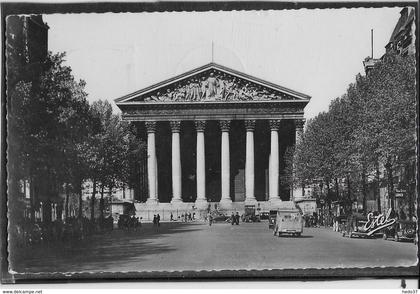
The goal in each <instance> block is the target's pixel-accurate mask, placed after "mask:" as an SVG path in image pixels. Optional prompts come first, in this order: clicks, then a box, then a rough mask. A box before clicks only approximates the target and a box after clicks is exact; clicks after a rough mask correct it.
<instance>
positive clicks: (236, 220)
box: [235, 212, 239, 226]
mask: <svg viewBox="0 0 420 294" xmlns="http://www.w3.org/2000/svg"><path fill="white" fill-rule="evenodd" d="M235 224H236V225H237V226H239V212H236V215H235Z"/></svg>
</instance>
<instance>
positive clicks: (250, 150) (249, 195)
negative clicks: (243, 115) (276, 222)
mask: <svg viewBox="0 0 420 294" xmlns="http://www.w3.org/2000/svg"><path fill="white" fill-rule="evenodd" d="M245 129H246V160H245V203H256V201H257V200H256V199H255V195H254V192H255V187H254V183H255V175H254V129H255V120H246V121H245Z"/></svg>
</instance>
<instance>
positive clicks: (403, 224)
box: [382, 220, 417, 243]
mask: <svg viewBox="0 0 420 294" xmlns="http://www.w3.org/2000/svg"><path fill="white" fill-rule="evenodd" d="M416 225H417V224H416V222H415V221H409V220H397V221H396V222H395V223H394V224H393V225H392V226H389V227H386V228H385V229H383V231H382V233H383V235H382V238H383V239H384V240H387V239H393V240H394V241H397V242H398V241H408V242H414V243H416V228H417V226H416Z"/></svg>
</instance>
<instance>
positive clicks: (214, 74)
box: [115, 63, 310, 105]
mask: <svg viewBox="0 0 420 294" xmlns="http://www.w3.org/2000/svg"><path fill="white" fill-rule="evenodd" d="M309 99H310V96H308V95H305V94H302V93H299V92H296V91H293V90H290V89H287V88H285V87H281V86H279V85H276V84H273V83H270V82H267V81H263V80H261V79H258V78H255V77H252V76H250V75H247V74H244V73H241V72H238V71H235V70H232V69H229V68H226V67H224V66H221V65H218V64H215V63H210V64H207V65H205V66H202V67H200V68H197V69H194V70H192V71H189V72H186V73H184V74H182V75H179V76H176V77H174V78H171V79H168V80H165V81H163V82H160V83H158V84H155V85H152V86H150V87H147V88H145V89H142V90H140V91H136V92H134V93H131V94H129V95H126V96H123V97H121V98H118V99H116V100H115V102H116V103H117V105H118V104H131V103H178V102H223V101H226V102H235V101H237V102H241V101H273V100H274V101H282V100H306V101H309Z"/></svg>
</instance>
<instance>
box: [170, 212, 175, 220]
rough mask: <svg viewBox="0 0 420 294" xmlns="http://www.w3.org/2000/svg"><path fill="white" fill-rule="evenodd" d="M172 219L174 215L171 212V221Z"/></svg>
mask: <svg viewBox="0 0 420 294" xmlns="http://www.w3.org/2000/svg"><path fill="white" fill-rule="evenodd" d="M173 220H174V215H173V214H172V212H171V221H173Z"/></svg>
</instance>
